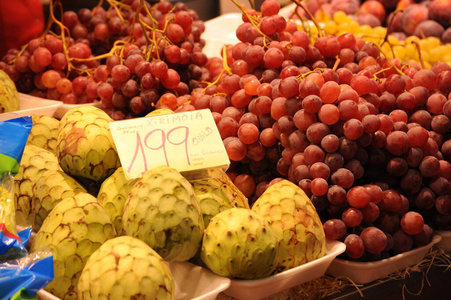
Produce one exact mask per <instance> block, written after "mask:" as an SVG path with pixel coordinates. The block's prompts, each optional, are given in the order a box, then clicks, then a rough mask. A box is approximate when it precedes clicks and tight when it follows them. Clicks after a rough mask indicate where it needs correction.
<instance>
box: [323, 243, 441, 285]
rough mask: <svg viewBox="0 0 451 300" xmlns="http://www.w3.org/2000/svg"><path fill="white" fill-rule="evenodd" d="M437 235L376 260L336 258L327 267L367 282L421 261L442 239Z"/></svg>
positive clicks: (359, 282) (353, 278) (328, 270)
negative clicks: (364, 260) (413, 246)
mask: <svg viewBox="0 0 451 300" xmlns="http://www.w3.org/2000/svg"><path fill="white" fill-rule="evenodd" d="M441 238H442V237H441V236H440V235H435V236H434V238H433V239H432V242H430V243H429V244H427V245H426V246H423V247H418V248H415V249H412V250H410V251H407V252H404V253H401V254H398V255H395V256H392V257H389V258H386V259H382V260H380V261H374V262H353V261H348V260H344V259H340V258H336V259H335V260H334V261H333V262H332V263H331V264H330V266H329V269H327V272H326V273H327V274H329V275H332V276H334V277H340V276H344V277H348V278H349V279H351V280H352V281H354V282H355V283H357V284H365V283H369V282H371V281H374V280H376V279H379V278H381V277H384V276H386V275H389V274H391V273H393V272H396V271H398V270H401V269H404V268H406V267H408V266H412V265H414V264H417V263H419V262H421V260H422V259H423V258H424V256H425V255H426V253H427V252H428V251H429V249H430V248H431V247H432V246H433V245H435V244H437V243H438V242H439V241H440V240H441Z"/></svg>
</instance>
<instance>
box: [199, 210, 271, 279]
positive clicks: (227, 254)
mask: <svg viewBox="0 0 451 300" xmlns="http://www.w3.org/2000/svg"><path fill="white" fill-rule="evenodd" d="M278 255H279V243H278V239H277V236H276V234H275V232H274V231H273V230H272V228H271V226H270V225H269V223H268V222H267V221H266V220H265V219H264V218H263V217H262V216H260V215H259V214H257V213H256V212H254V211H252V210H250V209H247V208H240V207H234V208H230V209H227V210H224V211H222V212H220V213H218V214H216V215H215V216H213V217H212V218H211V220H210V223H209V224H208V226H207V227H206V229H205V234H204V237H203V241H202V249H201V258H202V261H203V262H204V263H205V265H206V266H207V267H208V268H209V269H210V270H211V271H212V272H214V273H216V274H219V275H221V276H226V277H230V278H241V279H257V278H264V277H268V276H269V275H271V274H272V273H273V272H274V270H275V268H276V265H277V257H278Z"/></svg>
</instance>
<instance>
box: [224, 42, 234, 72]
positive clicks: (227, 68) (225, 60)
mask: <svg viewBox="0 0 451 300" xmlns="http://www.w3.org/2000/svg"><path fill="white" fill-rule="evenodd" d="M222 69H223V70H225V71H226V72H227V73H229V75H231V74H232V69H231V68H230V67H229V65H228V64H227V46H226V45H223V46H222Z"/></svg>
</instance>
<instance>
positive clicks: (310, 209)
mask: <svg viewBox="0 0 451 300" xmlns="http://www.w3.org/2000/svg"><path fill="white" fill-rule="evenodd" d="M252 210H253V211H255V212H256V213H257V214H259V215H261V216H262V217H263V218H264V219H265V220H267V221H268V222H269V224H270V225H271V228H272V229H273V230H274V232H275V234H276V237H277V240H278V242H279V256H278V261H277V267H276V270H277V271H285V270H288V269H291V268H294V267H297V266H300V265H302V264H305V263H307V262H310V261H313V260H315V259H317V258H320V257H323V256H324V255H326V237H325V234H324V229H323V224H322V222H321V220H320V218H319V215H318V214H317V212H316V209H315V206H314V205H313V203H312V202H311V201H310V198H309V197H307V195H306V194H305V193H304V191H303V190H302V189H301V188H300V187H299V186H297V185H295V184H293V183H292V182H290V181H288V180H281V181H278V182H276V183H274V184H272V185H270V186H269V187H268V188H267V189H266V190H265V192H264V193H263V194H262V195H261V196H260V197H259V198H258V199H257V200H256V201H255V203H254V205H253V206H252Z"/></svg>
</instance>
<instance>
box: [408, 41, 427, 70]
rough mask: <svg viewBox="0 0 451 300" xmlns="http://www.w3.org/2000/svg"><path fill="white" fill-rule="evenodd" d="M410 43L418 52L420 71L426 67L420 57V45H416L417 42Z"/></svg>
mask: <svg viewBox="0 0 451 300" xmlns="http://www.w3.org/2000/svg"><path fill="white" fill-rule="evenodd" d="M411 43H412V44H415V47H416V48H417V52H418V60H419V61H420V64H421V68H422V69H426V66H425V65H424V61H423V58H422V57H421V47H420V44H418V42H417V41H412V42H411Z"/></svg>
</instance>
